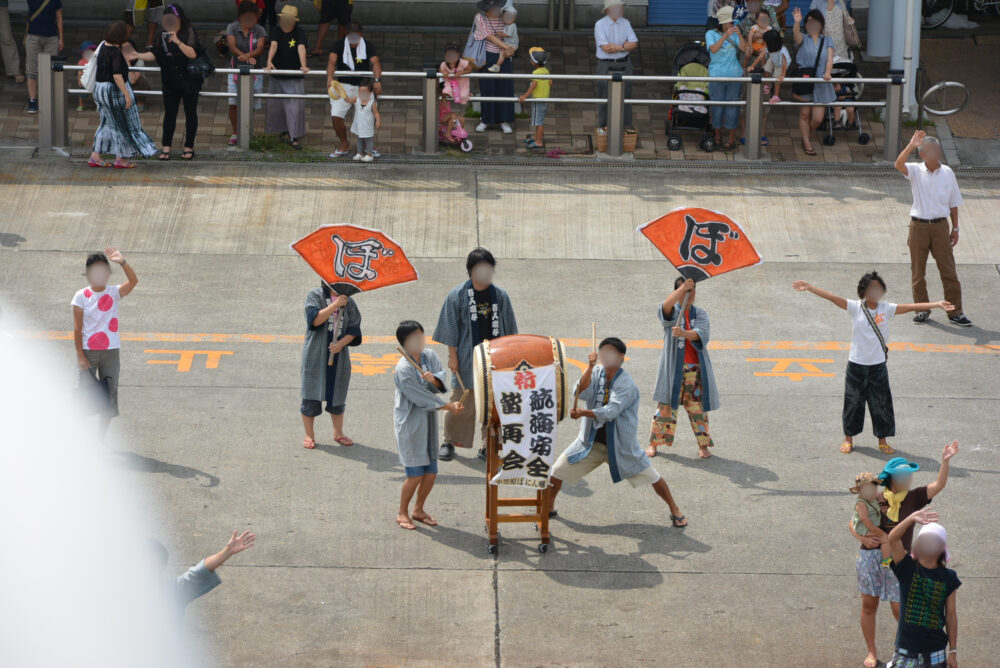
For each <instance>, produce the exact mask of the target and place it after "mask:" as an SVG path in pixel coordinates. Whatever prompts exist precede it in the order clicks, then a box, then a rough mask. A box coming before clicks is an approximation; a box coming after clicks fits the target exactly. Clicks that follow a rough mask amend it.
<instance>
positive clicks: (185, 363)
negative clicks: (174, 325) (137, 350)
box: [142, 350, 233, 373]
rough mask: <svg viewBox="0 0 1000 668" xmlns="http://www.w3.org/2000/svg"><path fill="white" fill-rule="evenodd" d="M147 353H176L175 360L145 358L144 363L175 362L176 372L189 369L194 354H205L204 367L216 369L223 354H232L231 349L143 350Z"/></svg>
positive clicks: (184, 371)
mask: <svg viewBox="0 0 1000 668" xmlns="http://www.w3.org/2000/svg"><path fill="white" fill-rule="evenodd" d="M142 352H144V353H146V354H147V355H177V356H178V357H177V359H175V360H146V364H176V365H177V372H178V373H187V372H188V371H190V370H191V364H192V363H194V357H195V355H204V356H205V368H206V369H218V368H219V359H221V357H222V356H223V355H232V354H233V351H232V350H144V351H142Z"/></svg>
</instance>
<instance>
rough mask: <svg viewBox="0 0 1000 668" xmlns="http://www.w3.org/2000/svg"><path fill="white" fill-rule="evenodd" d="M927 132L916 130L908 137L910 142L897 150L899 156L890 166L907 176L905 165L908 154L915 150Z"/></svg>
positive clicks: (907, 171) (908, 173)
mask: <svg viewBox="0 0 1000 668" xmlns="http://www.w3.org/2000/svg"><path fill="white" fill-rule="evenodd" d="M926 136H927V133H926V132H924V131H923V130H917V131H916V132H914V133H913V136H912V137H910V143H909V144H907V145H906V146H904V147H903V150H902V151H900V152H899V156H898V157H897V158H896V162H894V163H892V166H893V167H895V168H896V171H897V172H899V173H900V174H902V175H903V176H909V175H910V172H909V170H908V169H907V167H906V160H907V158H909V157H910V154H911V153H913V152H914V151H915V150H917V147H918V146H920V143H921V142H922V141H924V137H926Z"/></svg>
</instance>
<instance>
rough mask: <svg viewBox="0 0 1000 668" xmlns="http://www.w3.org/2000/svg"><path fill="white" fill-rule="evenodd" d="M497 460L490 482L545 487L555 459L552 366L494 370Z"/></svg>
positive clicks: (554, 392)
mask: <svg viewBox="0 0 1000 668" xmlns="http://www.w3.org/2000/svg"><path fill="white" fill-rule="evenodd" d="M492 377H493V397H494V402H495V403H496V409H497V415H499V416H500V461H499V470H498V471H497V474H496V476H494V477H493V479H492V480H491V481H490V482H491V483H492V484H494V485H513V486H516V487H531V488H533V489H545V488H546V487H547V486H548V484H549V474H550V473H551V471H552V463H553V461H554V459H555V457H554V450H555V443H556V423H557V420H556V415H557V413H556V409H557V406H556V401H557V398H556V367H555V365H554V364H549V365H548V366H543V367H535V368H524V369H515V370H513V371H494V372H493V374H492Z"/></svg>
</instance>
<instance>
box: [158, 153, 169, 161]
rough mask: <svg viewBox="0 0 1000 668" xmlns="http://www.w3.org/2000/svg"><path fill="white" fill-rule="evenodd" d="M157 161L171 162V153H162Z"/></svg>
mask: <svg viewBox="0 0 1000 668" xmlns="http://www.w3.org/2000/svg"><path fill="white" fill-rule="evenodd" d="M156 159H157V160H170V151H160V155H158V156H156Z"/></svg>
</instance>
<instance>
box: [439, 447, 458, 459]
mask: <svg viewBox="0 0 1000 668" xmlns="http://www.w3.org/2000/svg"><path fill="white" fill-rule="evenodd" d="M454 458H455V446H454V445H452V444H451V443H443V444H442V445H441V449H440V450H438V459H440V460H441V461H442V462H450V461H451V460H453V459H454Z"/></svg>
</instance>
